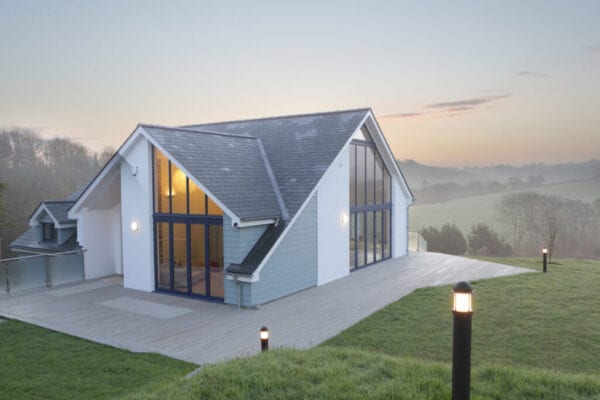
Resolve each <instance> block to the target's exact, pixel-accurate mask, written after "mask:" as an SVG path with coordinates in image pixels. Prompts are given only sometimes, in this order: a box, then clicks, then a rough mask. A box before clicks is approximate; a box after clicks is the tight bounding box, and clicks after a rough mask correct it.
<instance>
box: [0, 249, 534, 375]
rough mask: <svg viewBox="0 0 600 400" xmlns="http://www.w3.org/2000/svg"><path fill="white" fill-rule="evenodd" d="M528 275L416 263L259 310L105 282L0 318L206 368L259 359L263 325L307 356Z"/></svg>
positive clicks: (52, 292) (18, 301)
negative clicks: (365, 326)
mask: <svg viewBox="0 0 600 400" xmlns="http://www.w3.org/2000/svg"><path fill="white" fill-rule="evenodd" d="M524 272H532V271H531V270H527V269H522V268H516V267H510V266H507V265H502V264H495V263H490V262H484V261H478V260H472V259H467V258H462V257H454V256H448V255H444V254H437V253H411V254H410V255H408V256H406V257H402V258H398V259H392V260H387V261H384V262H382V263H380V264H376V265H373V266H371V267H367V268H364V269H361V270H358V271H356V272H353V273H351V274H350V275H349V276H347V277H345V278H342V279H338V280H336V281H333V282H330V283H328V284H326V285H323V286H319V287H313V288H310V289H307V290H304V291H302V292H299V293H296V294H293V295H290V296H288V297H285V298H282V299H279V300H276V301H273V302H271V303H268V304H265V305H263V306H261V307H260V308H256V309H238V308H237V307H235V306H231V305H224V304H219V303H212V302H205V301H199V300H194V299H188V298H183V297H177V296H170V295H165V294H159V293H146V292H140V291H137V290H131V289H125V288H123V287H122V284H121V283H120V282H119V280H116V279H115V278H114V277H109V278H107V279H100V280H95V281H92V282H85V283H79V284H75V285H67V286H62V287H61V288H56V289H39V290H33V291H29V292H26V293H16V294H11V295H1V296H0V316H2V317H6V318H14V319H18V320H22V321H25V322H29V323H32V324H36V325H40V326H43V327H46V328H49V329H53V330H57V331H60V332H64V333H67V334H70V335H74V336H79V337H82V338H86V339H89V340H92V341H95V342H99V343H104V344H108V345H111V346H116V347H121V348H125V349H129V350H132V351H145V352H157V353H161V354H164V355H167V356H170V357H174V358H178V359H182V360H186V361H191V362H194V363H196V364H205V363H212V362H216V361H221V360H225V359H228V358H232V357H238V356H244V355H249V354H253V353H257V352H258V351H259V348H260V344H259V340H258V331H259V329H260V327H261V326H263V325H264V326H267V327H268V328H269V330H270V331H271V340H270V346H271V348H273V347H280V346H285V347H297V348H305V347H310V346H314V345H317V344H319V343H321V342H322V341H324V340H326V339H328V338H330V337H332V336H334V335H336V334H338V333H340V332H341V331H343V330H344V329H346V328H348V327H350V326H351V325H353V324H354V323H356V322H358V321H360V320H361V319H363V318H365V317H367V316H368V315H370V314H372V313H373V312H375V311H377V310H379V309H381V308H382V307H384V306H386V305H387V304H389V303H392V302H394V301H396V300H398V299H400V298H401V297H403V296H405V295H407V294H409V293H410V292H412V291H413V290H415V289H417V288H420V287H426V286H436V285H444V284H451V283H455V282H457V281H461V280H477V279H484V278H493V277H497V276H505V275H514V274H520V273H524ZM57 294H58V295H57ZM140 307H141V308H140ZM153 307H154V308H153ZM184 311H185V312H184Z"/></svg>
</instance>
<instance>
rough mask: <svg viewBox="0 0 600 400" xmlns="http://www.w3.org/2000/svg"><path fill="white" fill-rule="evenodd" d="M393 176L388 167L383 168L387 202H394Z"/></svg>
mask: <svg viewBox="0 0 600 400" xmlns="http://www.w3.org/2000/svg"><path fill="white" fill-rule="evenodd" d="M390 186H391V178H390V174H389V172H388V171H387V169H386V168H385V167H384V169H383V193H384V194H383V198H384V202H385V203H391V202H392V189H391V187H390Z"/></svg>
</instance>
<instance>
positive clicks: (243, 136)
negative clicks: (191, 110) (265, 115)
mask: <svg viewBox="0 0 600 400" xmlns="http://www.w3.org/2000/svg"><path fill="white" fill-rule="evenodd" d="M138 125H139V126H140V127H142V128H144V127H149V128H158V129H169V130H174V131H182V132H189V133H206V134H208V135H218V136H227V137H236V138H241V139H255V140H256V139H258V138H257V137H256V136H250V135H239V134H235V133H226V132H216V131H209V130H198V129H189V128H186V127H179V126H176V127H172V126H165V125H157V124H138ZM190 126H191V125H190Z"/></svg>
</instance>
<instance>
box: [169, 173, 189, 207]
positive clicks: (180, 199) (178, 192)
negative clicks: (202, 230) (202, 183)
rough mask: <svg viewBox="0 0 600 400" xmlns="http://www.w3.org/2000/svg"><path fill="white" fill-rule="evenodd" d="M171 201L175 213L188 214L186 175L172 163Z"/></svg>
mask: <svg viewBox="0 0 600 400" xmlns="http://www.w3.org/2000/svg"><path fill="white" fill-rule="evenodd" d="M171 195H172V196H171V199H172V200H171V201H172V207H173V209H172V213H173V214H187V187H186V176H185V174H184V173H183V171H181V170H180V169H179V168H177V166H176V165H175V164H173V163H171Z"/></svg>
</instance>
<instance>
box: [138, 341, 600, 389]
mask: <svg viewBox="0 0 600 400" xmlns="http://www.w3.org/2000/svg"><path fill="white" fill-rule="evenodd" d="M450 382H451V370H450V366H449V365H447V364H441V363H434V362H424V361H419V360H412V359H407V358H396V357H391V356H387V355H382V354H377V353H371V352H365V351H360V350H356V349H353V348H332V347H318V348H314V349H311V350H305V351H301V350H290V349H288V350H275V351H269V352H268V353H266V354H261V355H258V356H254V357H248V358H243V359H237V360H232V361H229V362H226V363H220V364H216V365H210V366H207V367H205V368H203V369H202V371H201V372H200V373H199V374H198V375H196V376H195V377H194V378H192V379H190V380H178V381H175V382H172V383H171V384H169V385H167V386H165V387H163V388H161V389H160V390H157V391H154V392H143V393H137V394H136V395H132V396H129V397H127V399H128V400H141V399H148V400H152V399H161V400H162V399H177V400H192V399H231V400H237V399H239V400H242V399H260V400H268V399H350V400H352V399H414V400H420V399H423V400H424V399H430V400H442V399H443V400H448V399H449V398H450V397H451V385H450ZM472 383H473V386H472V395H471V398H472V399H473V400H482V399H503V400H513V399H514V400H523V399H530V400H541V399H547V400H556V399H564V400H567V399H578V400H579V399H590V398H597V396H600V380H599V379H597V377H593V376H587V375H583V374H576V375H567V374H561V373H557V372H552V371H544V370H539V369H515V368H510V367H501V366H482V367H476V368H474V370H473V374H472ZM594 396H596V397H594Z"/></svg>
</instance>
